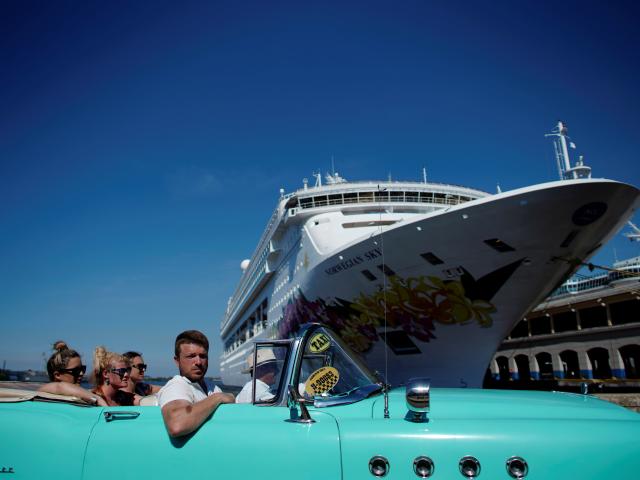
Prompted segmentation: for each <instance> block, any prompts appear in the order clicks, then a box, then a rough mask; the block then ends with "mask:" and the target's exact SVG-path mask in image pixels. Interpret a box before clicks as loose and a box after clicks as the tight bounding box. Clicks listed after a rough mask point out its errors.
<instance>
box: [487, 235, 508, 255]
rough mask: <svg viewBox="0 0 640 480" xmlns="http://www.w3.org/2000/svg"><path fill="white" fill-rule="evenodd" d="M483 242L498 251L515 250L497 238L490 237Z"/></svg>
mask: <svg viewBox="0 0 640 480" xmlns="http://www.w3.org/2000/svg"><path fill="white" fill-rule="evenodd" d="M484 243H486V244H487V245H489V246H490V247H491V248H493V249H494V250H496V251H498V252H500V253H504V252H515V250H516V249H515V248H513V247H512V246H511V245H507V244H506V243H504V242H503V241H502V240H500V239H499V238H490V239H489V240H485V241H484Z"/></svg>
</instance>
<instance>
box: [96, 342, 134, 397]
mask: <svg viewBox="0 0 640 480" xmlns="http://www.w3.org/2000/svg"><path fill="white" fill-rule="evenodd" d="M118 362H124V363H126V364H127V366H129V364H130V362H129V359H128V358H127V357H125V356H124V355H120V354H119V353H116V352H108V351H107V349H106V348H105V347H103V346H102V345H101V346H99V347H96V349H95V351H94V352H93V373H92V374H91V380H92V381H93V382H94V383H95V385H96V386H97V387H99V386H101V385H102V384H103V383H104V375H103V373H104V371H105V370H107V369H109V368H112V367H113V365H114V364H116V363H118Z"/></svg>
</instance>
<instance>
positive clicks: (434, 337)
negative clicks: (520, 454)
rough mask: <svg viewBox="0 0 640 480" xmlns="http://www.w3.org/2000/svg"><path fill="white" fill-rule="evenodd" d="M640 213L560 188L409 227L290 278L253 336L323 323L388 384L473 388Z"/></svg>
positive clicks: (600, 196) (579, 185)
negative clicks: (538, 309)
mask: <svg viewBox="0 0 640 480" xmlns="http://www.w3.org/2000/svg"><path fill="white" fill-rule="evenodd" d="M637 204H638V190H637V189H635V188H634V187H632V186H629V185H625V184H620V183H617V182H612V181H607V180H602V181H596V180H588V181H565V182H553V183H549V184H544V185H539V186H533V187H527V188H524V189H520V190H515V191H512V192H506V193H503V194H500V195H496V196H492V197H487V198H484V199H480V200H477V201H473V202H469V203H467V204H464V205H458V206H454V207H450V208H448V209H446V210H441V211H438V212H434V213H431V214H429V215H425V216H417V217H414V218H412V219H411V220H408V221H406V222H400V223H399V224H397V225H394V226H392V227H388V228H384V230H380V231H378V232H377V233H375V234H372V235H370V236H368V237H367V238H366V239H362V240H360V241H355V242H352V243H351V244H350V245H347V246H346V247H344V248H342V249H340V250H339V251H334V252H331V253H330V254H327V255H324V256H322V257H313V256H312V257H311V258H312V261H311V262H310V264H309V265H308V266H307V267H306V268H304V269H300V271H299V272H298V273H297V274H296V275H294V276H293V277H292V278H291V283H292V284H293V285H295V286H296V292H295V294H294V295H293V296H292V297H291V298H290V299H289V300H288V302H287V303H286V304H285V305H282V306H281V307H280V308H278V309H271V311H270V314H269V317H270V320H269V321H270V327H269V328H268V329H267V330H266V331H265V332H264V333H263V334H262V335H260V336H269V337H273V338H276V337H288V336H291V335H293V334H294V332H296V331H297V329H298V328H299V327H300V326H301V325H302V324H304V323H306V322H310V321H320V322H324V323H327V324H329V325H330V326H332V327H333V328H334V329H335V330H336V331H337V332H338V334H340V335H341V336H342V337H343V338H344V339H345V340H346V341H347V342H348V343H349V344H350V345H351V346H352V347H353V348H354V349H355V350H356V351H357V352H359V353H360V354H361V355H362V356H363V358H364V360H365V362H366V363H368V364H369V365H370V366H371V367H372V368H374V369H376V370H378V371H379V372H380V373H381V374H382V375H383V376H384V375H385V372H386V376H387V380H388V381H389V382H390V383H393V384H398V383H401V382H403V381H404V380H407V379H408V378H411V377H417V376H421V377H425V376H427V377H430V378H431V380H432V383H433V384H434V385H438V386H469V387H472V386H474V387H475V386H480V385H481V383H482V379H483V376H484V374H485V371H486V368H487V366H488V364H489V362H490V360H491V357H492V355H493V353H494V352H495V350H496V348H497V347H498V345H499V344H500V342H501V341H502V340H503V339H504V338H505V336H506V335H507V334H508V332H509V331H510V329H511V327H512V326H513V324H514V323H515V322H516V321H518V320H519V319H520V318H522V316H523V315H524V314H526V312H527V311H529V310H530V309H531V308H533V307H534V306H535V305H536V304H537V303H538V302H539V301H540V300H541V299H543V298H544V297H545V296H546V295H547V294H549V293H550V291H551V290H552V289H553V288H554V287H555V286H556V285H557V284H558V283H559V282H561V281H563V280H564V279H566V278H567V276H568V275H570V274H571V273H572V272H573V271H575V270H576V269H577V268H578V267H579V265H580V264H579V262H581V261H584V260H586V259H587V258H589V257H590V256H591V255H592V254H593V253H594V252H595V251H596V250H597V249H598V248H599V247H600V246H601V245H602V244H603V243H604V242H606V241H607V240H608V239H609V238H610V237H611V236H612V235H613V234H615V232H616V231H617V230H618V229H619V228H621V227H622V226H623V225H624V222H625V221H626V219H627V218H628V217H629V216H630V215H631V213H632V211H633V209H635V208H637ZM302 245H303V247H301V248H304V242H302ZM307 248H308V247H307ZM299 257H300V255H298V257H296V258H295V262H297V263H296V264H300V262H298V259H299ZM291 261H292V262H293V261H294V260H291ZM275 319H277V320H275ZM245 350H248V346H247V348H245V349H243V351H242V352H237V353H236V354H235V357H237V358H240V357H242V356H243V355H244V354H245ZM235 364H236V365H239V364H240V362H235ZM229 365H230V363H229ZM238 374H239V368H226V369H224V370H223V371H222V375H223V380H224V381H225V383H230V384H235V383H238V380H242V379H243V378H241V377H239V376H238Z"/></svg>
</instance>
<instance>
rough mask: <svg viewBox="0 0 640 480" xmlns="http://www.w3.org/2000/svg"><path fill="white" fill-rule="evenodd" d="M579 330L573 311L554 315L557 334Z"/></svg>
mask: <svg viewBox="0 0 640 480" xmlns="http://www.w3.org/2000/svg"><path fill="white" fill-rule="evenodd" d="M577 329H578V322H577V320H576V314H575V313H574V312H572V311H568V312H562V313H556V314H554V315H553V330H554V331H555V332H556V333H561V332H571V331H575V330H577Z"/></svg>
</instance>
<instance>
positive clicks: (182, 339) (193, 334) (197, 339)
mask: <svg viewBox="0 0 640 480" xmlns="http://www.w3.org/2000/svg"><path fill="white" fill-rule="evenodd" d="M187 343H195V344H196V345H200V346H201V347H204V349H205V350H206V351H207V352H208V351H209V340H208V339H207V337H206V335H205V334H204V333H202V332H200V331H198V330H186V331H184V332H182V333H181V334H180V335H178V336H177V337H176V348H175V352H176V357H179V356H180V345H184V344H187Z"/></svg>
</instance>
